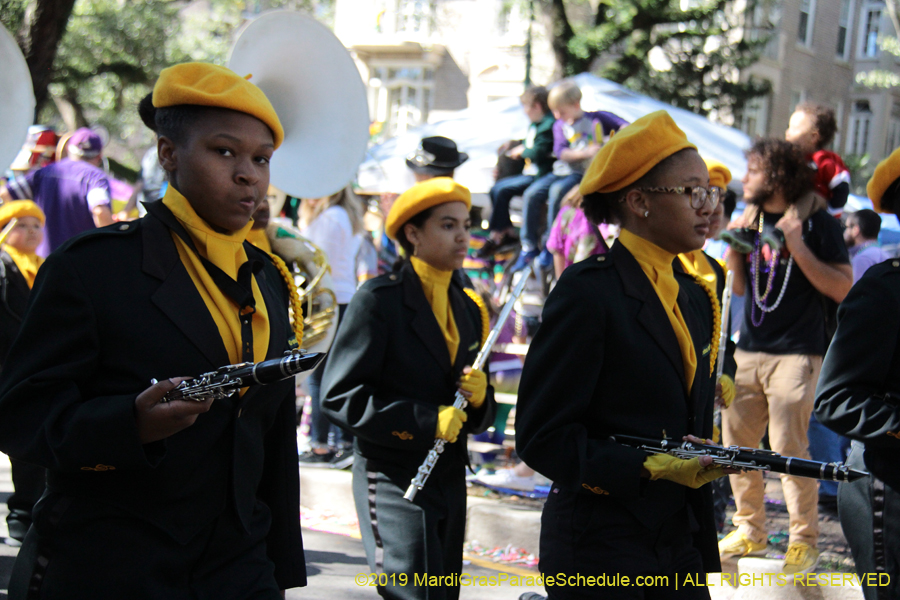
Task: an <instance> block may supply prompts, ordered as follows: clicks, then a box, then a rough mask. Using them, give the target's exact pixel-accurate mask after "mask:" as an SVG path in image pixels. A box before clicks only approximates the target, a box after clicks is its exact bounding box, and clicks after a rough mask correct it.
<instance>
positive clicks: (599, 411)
mask: <svg viewBox="0 0 900 600" xmlns="http://www.w3.org/2000/svg"><path fill="white" fill-rule="evenodd" d="M709 182H710V178H709V173H708V172H707V169H706V165H704V163H703V160H701V158H700V156H699V154H698V153H697V150H696V147H695V146H693V145H692V144H691V143H690V142H688V140H687V138H686V136H685V134H684V133H683V132H682V131H681V130H680V129H678V127H677V126H676V125H675V122H674V121H673V120H672V118H671V117H670V116H669V115H668V113H666V112H665V111H658V112H655V113H652V114H650V115H647V116H645V117H642V118H640V119H638V120H637V121H635V122H634V123H632V124H631V125H629V126H626V127H624V128H622V129H621V130H620V131H619V132H618V133H617V134H616V135H615V137H613V138H612V140H611V141H610V142H609V143H608V144H606V145H605V146H604V147H603V148H602V149H600V151H599V152H598V153H597V155H596V156H595V158H594V159H593V161H592V163H591V165H590V168H589V169H588V171H587V173H586V174H585V177H584V180H583V181H582V183H581V188H580V189H581V192H582V193H583V194H584V201H583V208H584V211H585V214H586V215H587V216H588V218H589V219H591V221H592V222H594V223H601V222H606V223H609V222H617V223H619V224H620V225H621V227H622V232H621V234H620V236H619V238H618V241H617V242H616V243H615V244H614V245H613V247H612V249H611V250H610V252H609V253H608V254H604V255H600V256H596V257H591V258H589V259H586V260H584V261H582V262H580V263H577V264H575V265H573V266H571V267H569V268H568V269H566V271H565V272H564V273H563V275H562V277H561V278H560V280H559V282H558V283H557V285H556V287H555V288H554V290H553V292H551V294H550V297H549V298H548V299H547V304H546V305H545V307H544V313H543V320H542V325H541V328H540V330H539V331H538V333H537V335H536V336H535V338H534V341H533V342H532V344H531V348H530V350H529V352H528V356H527V358H526V359H525V366H524V368H523V375H522V382H521V384H520V387H519V398H518V404H517V418H516V432H517V436H516V449H517V451H518V452H519V454H520V455H521V456H522V458H523V459H524V460H525V461H526V462H527V463H528V464H529V465H531V466H532V467H533V468H534V469H536V470H537V471H538V472H540V473H542V474H544V475H546V476H547V477H549V478H551V479H552V480H553V485H552V488H551V492H550V495H549V498H548V500H547V503H546V504H545V506H544V512H543V515H542V519H541V548H540V552H541V563H540V568H541V571H542V572H543V573H544V574H545V576H547V575H554V574H556V573H565V574H579V575H583V576H585V577H588V576H599V575H601V574H606V575H607V577H610V576H613V577H614V576H616V575H619V576H628V577H630V578H631V581H632V582H633V581H634V579H633V578H634V577H635V576H638V575H663V576H669V582H668V587H665V588H659V587H657V588H637V587H596V586H594V587H577V586H575V587H570V586H569V585H566V586H565V587H561V586H554V585H549V584H548V585H546V586H545V588H546V590H547V592H548V594H549V598H553V599H556V598H600V597H603V598H660V597H665V598H671V597H678V598H709V594H708V592H707V591H706V588H705V587H692V586H687V587H683V585H682V584H683V583H684V582H685V576H684V574H688V573H690V574H694V575H695V576H696V574H697V573H703V572H714V571H719V570H720V565H719V558H718V552H717V549H716V530H715V525H714V523H713V510H712V497H711V493H710V489H709V486H704V484H705V483H707V482H709V481H712V480H714V479H716V478H719V477H722V476H723V475H724V474H725V473H724V471H723V470H722V469H721V468H719V467H712V466H711V460H712V459H711V457H702V458H699V459H692V460H681V459H678V458H675V457H671V456H668V455H655V456H648V455H647V454H645V453H644V452H643V451H641V450H638V449H635V448H631V447H626V446H624V445H620V444H616V443H614V442H612V441H610V440H609V439H608V437H609V436H611V435H614V434H627V435H636V436H643V437H650V438H656V439H660V438H664V437H668V438H673V439H675V440H678V441H681V439H682V438H683V437H684V436H688V435H689V434H697V435H700V436H702V437H703V438H708V437H710V436H711V434H712V412H713V411H712V409H713V397H714V393H715V392H714V390H715V381H714V380H713V377H712V374H713V368H714V365H715V359H716V352H717V331H718V326H719V325H718V324H719V310H718V302H717V299H716V293H715V290H714V289H713V288H712V287H711V286H709V285H708V283H707V282H705V281H704V280H703V279H702V278H697V277H694V276H691V275H689V274H685V273H683V272H680V270H673V261H674V260H675V258H676V256H677V255H679V254H682V253H687V252H691V251H693V250H696V249H698V248H700V247H702V246H703V243H704V241H705V238H706V233H707V231H708V228H709V221H708V219H709V215H710V213H711V212H712V210H713V208H714V207H715V205H716V201H717V199H718V197H717V194H714V193H712V192H711V189H710V188H709ZM698 488H699V489H698ZM678 574H681V577H680V584H679V585H678V590H679V591H678V592H677V594H676V592H675V591H674V589H675V585H676V583H675V581H674V580H673V577H677V576H678ZM573 585H574V584H573ZM581 585H584V584H581Z"/></svg>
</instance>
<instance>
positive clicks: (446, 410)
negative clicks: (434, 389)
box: [434, 406, 469, 444]
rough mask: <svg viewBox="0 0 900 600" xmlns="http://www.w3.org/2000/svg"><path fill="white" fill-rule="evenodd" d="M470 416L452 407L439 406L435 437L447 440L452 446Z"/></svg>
mask: <svg viewBox="0 0 900 600" xmlns="http://www.w3.org/2000/svg"><path fill="white" fill-rule="evenodd" d="M468 418H469V416H468V415H467V414H466V413H464V412H463V411H461V410H459V409H458V408H453V407H452V406H438V420H437V432H436V433H435V434H434V437H436V438H440V439H442V440H447V441H448V442H450V443H451V444H452V443H453V442H455V441H456V436H458V435H459V432H460V430H461V429H462V426H463V423H465V422H466V419H468Z"/></svg>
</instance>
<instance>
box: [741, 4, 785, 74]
mask: <svg viewBox="0 0 900 600" xmlns="http://www.w3.org/2000/svg"><path fill="white" fill-rule="evenodd" d="M745 20H746V24H747V25H746V33H745V35H746V36H747V39H748V40H750V41H754V42H755V41H757V40H759V39H763V38H767V42H766V45H765V47H764V48H763V50H762V55H763V56H765V57H766V58H771V59H772V60H778V40H779V33H780V31H779V28H780V24H781V7H780V6H779V5H778V4H777V3H776V2H775V1H774V0H749V1H748V3H747V12H746V13H745Z"/></svg>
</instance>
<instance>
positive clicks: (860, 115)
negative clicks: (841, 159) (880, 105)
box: [847, 100, 873, 155]
mask: <svg viewBox="0 0 900 600" xmlns="http://www.w3.org/2000/svg"><path fill="white" fill-rule="evenodd" d="M872 116H873V115H872V109H871V108H870V107H869V101H868V100H857V101H856V102H854V103H853V113H852V114H851V115H850V134H849V136H848V139H847V154H857V155H863V154H866V153H867V152H868V151H869V130H870V129H871V127H872Z"/></svg>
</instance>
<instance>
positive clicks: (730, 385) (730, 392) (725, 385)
mask: <svg viewBox="0 0 900 600" xmlns="http://www.w3.org/2000/svg"><path fill="white" fill-rule="evenodd" d="M719 385H721V386H722V401H723V402H724V403H725V408H728V407H729V406H731V403H732V402H734V379H732V378H731V377H730V376H728V375H722V376H721V377H719Z"/></svg>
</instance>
